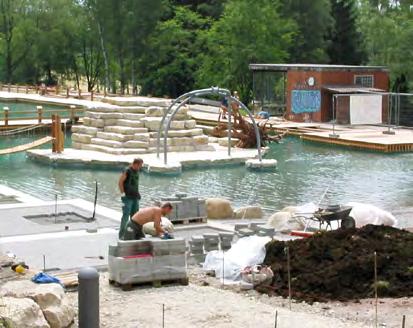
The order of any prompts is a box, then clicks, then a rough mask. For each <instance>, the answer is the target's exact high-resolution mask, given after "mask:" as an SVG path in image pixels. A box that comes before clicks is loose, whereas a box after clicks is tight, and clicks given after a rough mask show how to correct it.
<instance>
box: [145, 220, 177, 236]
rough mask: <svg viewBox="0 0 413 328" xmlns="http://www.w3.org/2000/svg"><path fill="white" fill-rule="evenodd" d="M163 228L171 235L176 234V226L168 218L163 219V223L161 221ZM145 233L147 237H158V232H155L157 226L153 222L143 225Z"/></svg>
mask: <svg viewBox="0 0 413 328" xmlns="http://www.w3.org/2000/svg"><path fill="white" fill-rule="evenodd" d="M161 227H162V228H163V229H164V230H165V231H167V232H169V233H173V232H174V225H173V224H172V222H171V221H170V220H169V219H168V218H166V217H162V221H161ZM143 232H144V233H145V234H147V235H151V236H153V237H156V230H155V224H154V223H153V222H148V223H145V224H144V225H143Z"/></svg>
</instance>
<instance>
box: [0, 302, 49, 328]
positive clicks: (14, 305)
mask: <svg viewBox="0 0 413 328" xmlns="http://www.w3.org/2000/svg"><path fill="white" fill-rule="evenodd" d="M0 327H11V328H50V325H49V324H48V323H47V321H46V319H45V317H44V315H43V312H42V310H41V309H40V307H39V305H37V304H36V302H35V301H33V300H32V299H30V298H14V297H2V298H1V300H0Z"/></svg>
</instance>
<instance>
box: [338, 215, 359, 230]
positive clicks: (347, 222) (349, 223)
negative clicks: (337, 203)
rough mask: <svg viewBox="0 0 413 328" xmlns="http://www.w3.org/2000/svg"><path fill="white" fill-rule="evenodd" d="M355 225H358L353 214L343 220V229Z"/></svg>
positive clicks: (351, 227)
mask: <svg viewBox="0 0 413 328" xmlns="http://www.w3.org/2000/svg"><path fill="white" fill-rule="evenodd" d="M355 227H356V220H354V219H353V218H352V217H351V216H348V217H346V218H345V219H343V220H341V228H342V229H353V228H355Z"/></svg>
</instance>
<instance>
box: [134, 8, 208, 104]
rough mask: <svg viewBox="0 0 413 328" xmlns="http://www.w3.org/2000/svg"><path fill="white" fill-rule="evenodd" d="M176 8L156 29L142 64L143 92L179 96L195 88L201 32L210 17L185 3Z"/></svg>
mask: <svg viewBox="0 0 413 328" xmlns="http://www.w3.org/2000/svg"><path fill="white" fill-rule="evenodd" d="M174 10H175V11H174V16H173V17H172V18H170V19H168V20H166V21H163V22H161V23H160V24H159V25H158V27H157V28H156V30H155V32H154V33H153V35H152V37H151V38H150V39H149V48H148V51H147V53H146V55H145V56H144V57H143V59H142V61H141V63H140V68H141V71H140V74H141V75H140V76H141V81H142V92H143V93H149V94H152V95H157V96H164V95H169V96H172V97H176V96H179V95H180V94H182V93H184V92H186V91H188V90H190V89H192V88H193V87H194V83H195V80H194V75H195V72H196V70H197V68H198V67H199V61H198V60H197V58H198V56H199V54H200V51H202V46H201V45H200V44H199V31H200V30H202V29H203V28H205V26H206V25H207V24H208V20H206V19H205V18H202V17H201V16H200V15H198V14H197V13H195V12H193V11H192V10H190V9H188V8H187V7H184V6H177V7H175V8H174Z"/></svg>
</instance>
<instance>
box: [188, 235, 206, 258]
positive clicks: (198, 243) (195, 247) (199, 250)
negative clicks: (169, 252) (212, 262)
mask: <svg viewBox="0 0 413 328" xmlns="http://www.w3.org/2000/svg"><path fill="white" fill-rule="evenodd" d="M204 242H205V239H204V237H203V236H192V238H191V240H189V241H188V244H189V256H191V257H192V258H194V259H195V261H196V262H198V263H199V262H203V261H204V260H205V253H204Z"/></svg>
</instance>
